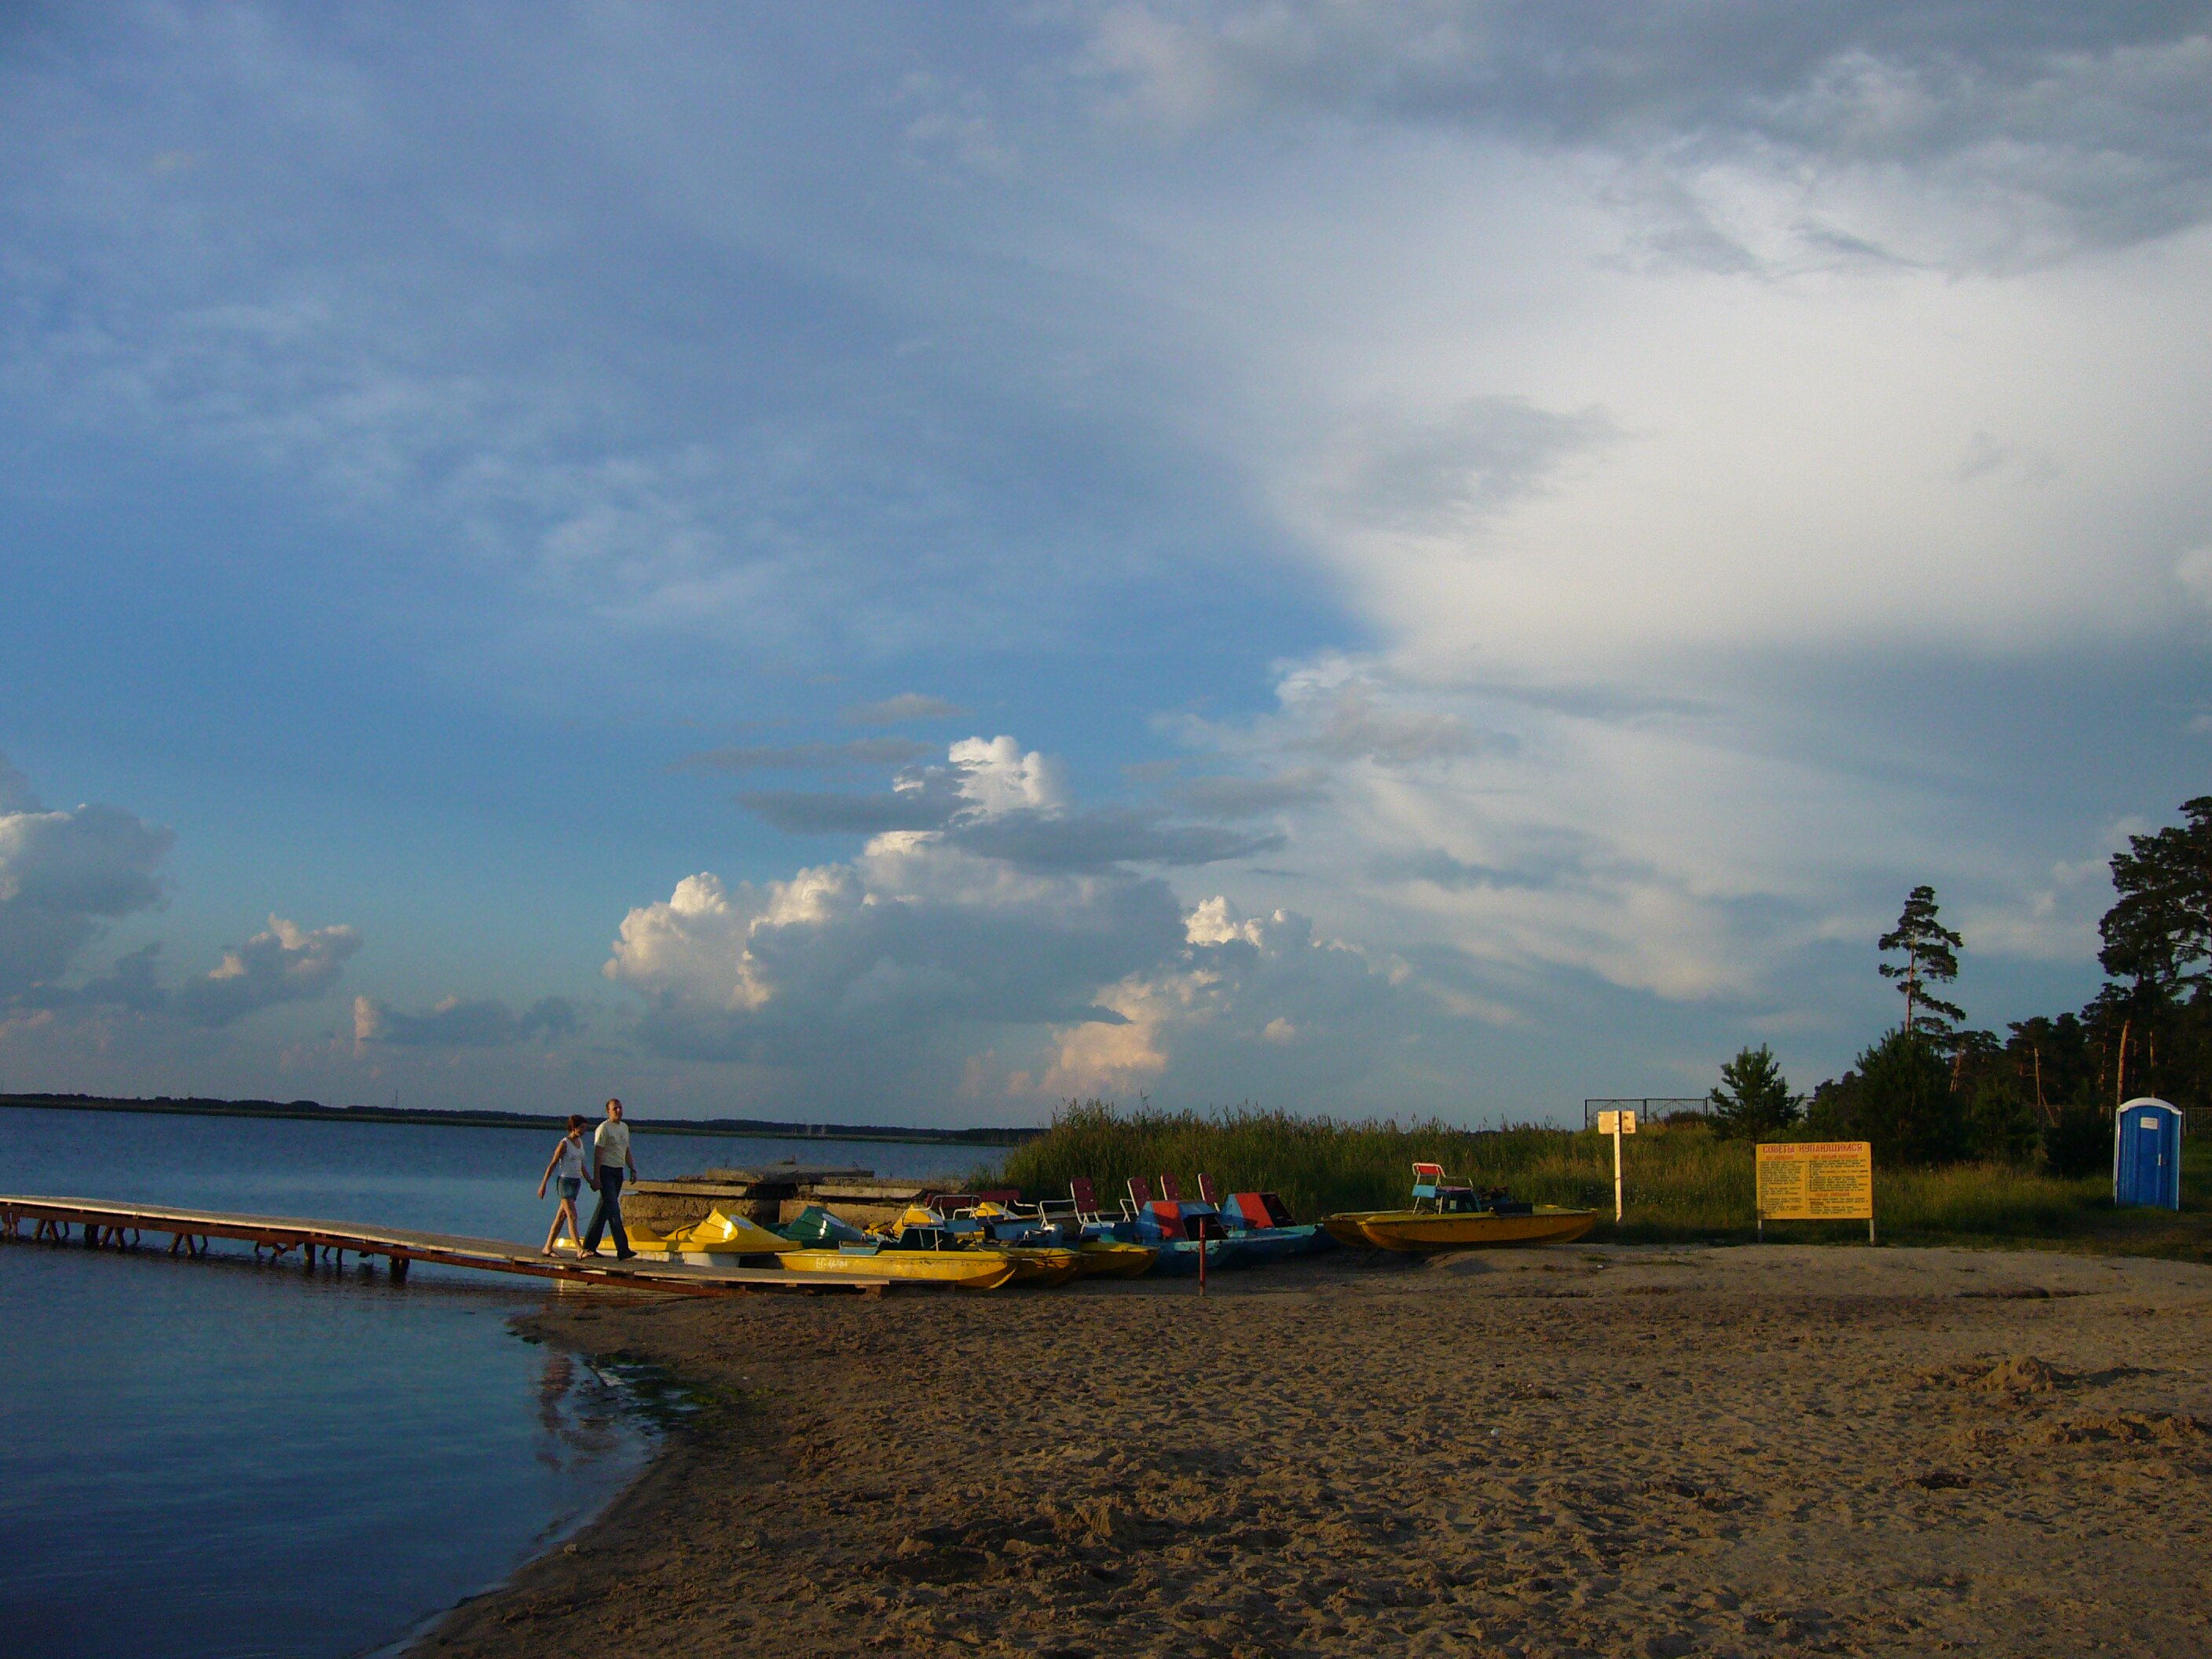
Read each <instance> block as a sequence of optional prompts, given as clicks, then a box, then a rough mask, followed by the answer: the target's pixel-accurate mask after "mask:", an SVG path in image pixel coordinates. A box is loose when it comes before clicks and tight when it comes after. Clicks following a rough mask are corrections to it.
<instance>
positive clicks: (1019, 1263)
mask: <svg viewBox="0 0 2212 1659" xmlns="http://www.w3.org/2000/svg"><path fill="white" fill-rule="evenodd" d="M952 1254H957V1252H952ZM975 1254H976V1255H982V1256H996V1257H998V1258H999V1259H1000V1261H1006V1262H1010V1263H1012V1267H1013V1269H1014V1283H1015V1284H1017V1285H1065V1284H1066V1283H1067V1281H1068V1280H1069V1279H1073V1278H1074V1277H1075V1276H1076V1274H1078V1273H1081V1272H1082V1271H1083V1257H1082V1256H1081V1255H1079V1253H1078V1252H1076V1251H1074V1250H1069V1249H1058V1248H1055V1247H1054V1246H1051V1245H1037V1244H998V1243H986V1244H978V1245H977V1246H975Z"/></svg>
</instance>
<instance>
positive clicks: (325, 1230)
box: [0, 1194, 891, 1296]
mask: <svg viewBox="0 0 2212 1659" xmlns="http://www.w3.org/2000/svg"><path fill="white" fill-rule="evenodd" d="M72 1227H74V1228H76V1229H77V1230H78V1231H77V1235H76V1237H74V1238H72V1237H70V1229H71V1228H72ZM148 1233H155V1234H166V1235H167V1237H168V1240H169V1243H168V1254H169V1255H173V1256H199V1255H205V1254H206V1253H207V1249H208V1246H209V1244H210V1242H212V1241H213V1240H216V1239H224V1240H228V1241H231V1242H234V1243H243V1244H250V1245H252V1247H253V1254H254V1256H255V1259H256V1260H267V1261H282V1260H283V1258H284V1257H286V1256H288V1255H292V1254H293V1253H294V1252H295V1251H296V1252H297V1253H298V1257H299V1260H300V1261H301V1263H302V1264H303V1265H304V1266H307V1267H313V1266H314V1265H315V1263H316V1262H317V1261H327V1262H331V1263H334V1264H336V1265H338V1266H343V1264H344V1261H345V1258H346V1256H347V1255H349V1254H350V1255H356V1256H360V1257H362V1258H363V1259H364V1260H368V1259H370V1258H374V1257H378V1256H381V1257H382V1258H383V1259H384V1261H385V1262H386V1266H387V1267H388V1268H389V1270H390V1272H391V1274H392V1278H394V1279H405V1278H406V1277H407V1267H408V1264H409V1263H410V1262H413V1261H434V1262H436V1263H437V1264H438V1265H439V1266H441V1267H470V1268H474V1269H476V1270H477V1271H480V1272H483V1273H520V1274H523V1275H525V1276H526V1277H529V1278H532V1279H560V1280H562V1281H564V1282H567V1283H571V1284H580V1285H589V1286H593V1287H597V1288H599V1289H603V1290H624V1291H665V1292H667V1293H669V1294H671V1295H676V1296H743V1295H747V1294H753V1293H758V1292H763V1291H795V1292H799V1293H800V1294H804V1295H809V1296H820V1295H847V1296H852V1295H859V1296H881V1295H882V1294H883V1293H884V1291H886V1290H888V1289H890V1284H891V1281H890V1280H887V1279H871V1278H863V1277H860V1276H859V1275H857V1274H855V1275H853V1276H850V1277H848V1276H845V1275H842V1274H837V1273H788V1272H786V1271H784V1270H783V1269H781V1268H777V1267H695V1266H692V1265H690V1264H689V1263H686V1262H680V1261H667V1262H662V1261H642V1260H639V1261H612V1260H610V1259H607V1258H605V1257H584V1256H548V1255H540V1254H538V1252H537V1251H536V1250H532V1249H528V1248H527V1247H526V1246H524V1245H520V1244H511V1243H507V1242H506V1241H505V1240H503V1239H496V1238H466V1237H459V1236H458V1235H455V1234H451V1233H422V1232H413V1231H407V1230H405V1229H403V1228H396V1227H365V1226H362V1225H358V1224H356V1223H354V1222H349V1221H315V1220H307V1219H303V1218H300V1217H297V1216H273V1215H228V1214H224V1213H222V1212H218V1211H214V1210H185V1209H177V1208H173V1207H172V1206H167V1205H160V1204H122V1203H116V1202H112V1201H111V1200H105V1199H89V1198H30V1197H16V1196H13V1195H9V1194H0V1243H24V1242H32V1243H38V1242H45V1243H54V1244H70V1245H76V1246H78V1247H80V1248H82V1249H124V1250H128V1249H139V1248H141V1245H142V1241H143V1237H144V1236H145V1235H146V1234H148ZM155 1248H159V1247H158V1246H156V1247H155Z"/></svg>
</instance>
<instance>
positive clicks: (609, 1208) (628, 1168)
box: [584, 1100, 637, 1261]
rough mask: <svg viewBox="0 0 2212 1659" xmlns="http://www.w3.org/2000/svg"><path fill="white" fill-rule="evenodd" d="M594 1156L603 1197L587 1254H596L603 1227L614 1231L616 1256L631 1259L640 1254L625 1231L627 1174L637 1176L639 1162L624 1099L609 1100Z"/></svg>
mask: <svg viewBox="0 0 2212 1659" xmlns="http://www.w3.org/2000/svg"><path fill="white" fill-rule="evenodd" d="M592 1158H593V1159H594V1161H595V1162H596V1163H597V1164H598V1165H599V1167H598V1170H596V1172H595V1173H596V1174H597V1175H598V1176H599V1179H598V1180H597V1181H596V1182H594V1183H593V1184H594V1185H595V1186H597V1187H598V1188H599V1203H598V1204H597V1205H596V1206H593V1208H592V1225H590V1226H589V1227H587V1228H586V1229H585V1230H584V1254H585V1255H597V1254H599V1232H600V1230H601V1229H602V1228H605V1229H606V1230H607V1231H611V1232H612V1233H613V1234H614V1238H615V1260H616V1261H629V1259H630V1257H632V1256H633V1255H636V1254H637V1252H636V1251H635V1250H633V1249H630V1247H629V1234H628V1233H626V1232H624V1231H623V1218H622V1189H623V1176H629V1177H630V1178H631V1179H632V1180H635V1179H636V1176H637V1163H636V1161H635V1159H634V1158H631V1157H630V1155H629V1124H627V1123H625V1122H623V1103H622V1102H620V1101H619V1100H611V1101H609V1102H608V1103H607V1121H605V1123H602V1124H601V1125H599V1130H598V1132H597V1133H594V1134H593V1135H592Z"/></svg>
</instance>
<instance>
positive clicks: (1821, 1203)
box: [1758, 1140, 1874, 1223]
mask: <svg viewBox="0 0 2212 1659" xmlns="http://www.w3.org/2000/svg"><path fill="white" fill-rule="evenodd" d="M1758 1202H1759V1220H1760V1221H1761V1222H1762V1223H1764V1222H1768V1221H1867V1222H1871V1221H1872V1220H1873V1219H1874V1148H1873V1147H1872V1146H1869V1145H1868V1144H1867V1143H1866V1142H1865V1141H1863V1140H1805V1141H1776V1142H1761V1143H1760V1145H1759V1200H1758Z"/></svg>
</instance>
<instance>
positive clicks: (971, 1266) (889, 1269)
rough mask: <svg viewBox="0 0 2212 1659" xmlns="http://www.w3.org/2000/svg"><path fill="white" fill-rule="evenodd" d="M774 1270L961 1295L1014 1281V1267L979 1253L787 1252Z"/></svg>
mask: <svg viewBox="0 0 2212 1659" xmlns="http://www.w3.org/2000/svg"><path fill="white" fill-rule="evenodd" d="M775 1262H776V1266H778V1267H786V1268H788V1269H790V1270H791V1271H792V1272H793V1273H856V1274H861V1275H865V1276H868V1277H872V1278H876V1279H917V1280H920V1281H921V1282H923V1283H927V1284H933V1285H951V1286H952V1287H953V1289H955V1290H960V1291H995V1290H997V1289H998V1288H999V1286H1000V1285H1005V1284H1007V1283H1010V1282H1011V1281H1012V1279H1013V1277H1014V1271H1015V1269H1014V1264H1013V1263H1012V1262H1011V1261H1007V1260H1006V1258H1005V1257H1004V1256H1000V1255H989V1254H987V1253H986V1252H984V1251H981V1250H902V1249H888V1248H887V1249H873V1250H865V1249H851V1250H847V1249H836V1250H825V1249H812V1248H809V1249H786V1250H785V1251H784V1252H783V1253H782V1254H781V1255H779V1256H777V1257H776V1259H775Z"/></svg>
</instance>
